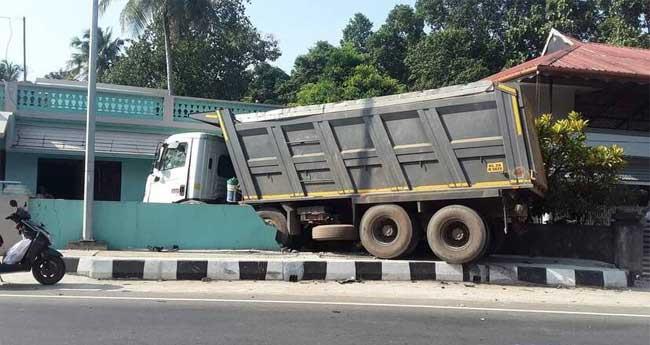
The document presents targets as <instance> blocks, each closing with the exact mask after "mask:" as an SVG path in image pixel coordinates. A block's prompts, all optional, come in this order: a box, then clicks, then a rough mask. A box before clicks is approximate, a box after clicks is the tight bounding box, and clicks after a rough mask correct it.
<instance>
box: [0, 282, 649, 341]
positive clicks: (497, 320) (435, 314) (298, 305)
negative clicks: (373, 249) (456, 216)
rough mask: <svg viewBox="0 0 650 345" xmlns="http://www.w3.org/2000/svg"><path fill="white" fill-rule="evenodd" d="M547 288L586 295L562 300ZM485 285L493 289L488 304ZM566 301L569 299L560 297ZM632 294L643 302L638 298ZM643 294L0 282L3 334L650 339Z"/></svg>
mask: <svg viewBox="0 0 650 345" xmlns="http://www.w3.org/2000/svg"><path fill="white" fill-rule="evenodd" d="M7 277H10V278H9V279H11V277H12V276H3V278H5V280H7V279H8V278H7ZM14 277H15V276H14ZM18 277H20V276H18ZM74 279H76V280H74ZM293 289H298V290H293ZM292 290H293V291H307V290H308V291H310V293H302V292H301V293H297V292H296V293H293V292H292ZM436 290H437V291H436ZM440 292H444V293H440ZM468 292H469V294H467V293H468ZM547 292H548V293H547ZM552 292H557V295H558V296H563V294H565V293H566V294H570V295H575V298H576V299H581V300H582V301H583V302H579V301H578V302H577V303H576V304H574V305H571V306H570V305H568V303H570V301H568V300H566V299H564V298H563V297H561V298H558V297H557V296H553V295H552ZM482 295H490V296H491V297H490V300H492V301H493V302H488V299H487V298H482V297H480V296H482ZM449 296H464V298H465V300H464V301H459V300H457V299H456V300H451V299H450V298H449ZM508 296H520V297H517V298H526V296H530V297H529V299H530V301H529V302H530V303H526V304H524V303H521V302H516V301H508V302H505V303H504V302H502V301H505V300H506V299H507V298H508ZM549 296H550V297H549ZM564 296H566V295H564ZM479 297H480V298H479ZM494 297H498V298H494ZM596 297H597V298H596ZM592 298H593V299H592ZM601 298H604V299H605V301H603V300H602V299H601ZM495 299H500V300H501V302H499V303H497V302H494V301H495ZM562 300H565V301H566V303H567V304H566V305H564V306H563V305H562V304H558V303H559V302H561V301H562ZM635 300H638V301H639V303H640V305H642V306H643V307H642V308H636V307H634V306H635V305H636V302H634V301H635ZM647 301H648V299H647V298H646V293H645V292H634V291H632V292H626V291H602V290H578V289H576V290H562V289H560V290H555V289H537V288H527V287H521V288H519V287H507V288H505V287H495V286H475V287H467V286H466V285H464V284H457V285H454V284H447V285H442V284H420V283H417V284H412V283H404V284H402V285H399V284H349V285H340V284H291V283H273V284H270V283H264V282H259V283H254V282H242V283H223V282H211V283H201V282H192V283H182V282H116V281H101V282H99V281H92V280H88V279H86V280H80V279H79V278H76V277H74V278H73V277H70V278H68V277H66V280H64V282H63V283H62V284H59V285H57V286H55V287H53V288H45V287H41V286H39V285H37V284H34V283H33V282H31V280H30V277H28V276H24V277H23V279H22V281H19V282H16V283H11V282H10V283H6V284H3V285H1V286H0V315H2V317H0V344H2V345H4V344H12V345H20V344H29V345H33V344H70V345H77V344H79V345H82V344H83V345H86V344H161V345H165V344H170V345H171V344H173V345H178V344H283V345H285V344H287V345H288V344H300V345H304V344H309V345H316V344H355V345H364V344H373V345H377V344H427V345H432V344H446V345H454V344H498V345H507V344H521V345H524V344H527V345H532V344H535V345H548V344H590V345H594V344H607V345H610V344H626V345H635V344H642V345H648V344H650V308H647V306H648V303H647Z"/></svg>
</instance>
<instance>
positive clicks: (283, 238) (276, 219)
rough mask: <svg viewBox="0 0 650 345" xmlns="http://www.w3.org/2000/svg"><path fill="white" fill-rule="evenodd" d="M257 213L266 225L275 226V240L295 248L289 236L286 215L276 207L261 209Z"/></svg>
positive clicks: (282, 244)
mask: <svg viewBox="0 0 650 345" xmlns="http://www.w3.org/2000/svg"><path fill="white" fill-rule="evenodd" d="M257 215H258V216H259V217H260V218H262V220H263V221H264V223H266V225H270V226H272V227H274V228H275V230H276V233H275V241H276V242H278V243H279V244H280V245H281V246H283V247H286V248H292V249H295V248H294V247H295V243H294V242H295V241H294V240H293V239H292V238H291V237H292V236H289V227H288V226H287V217H286V216H285V215H284V213H282V212H280V211H278V210H276V209H261V210H259V211H257Z"/></svg>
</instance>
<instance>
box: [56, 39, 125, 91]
mask: <svg viewBox="0 0 650 345" xmlns="http://www.w3.org/2000/svg"><path fill="white" fill-rule="evenodd" d="M70 46H72V48H74V49H75V50H76V51H75V52H74V53H72V58H71V59H70V61H69V62H68V66H69V68H70V69H69V72H70V73H71V75H72V76H73V77H74V79H77V80H86V79H88V57H89V55H90V30H86V32H84V34H83V36H82V37H75V38H73V39H72V42H70ZM123 46H124V40H122V39H119V38H116V39H113V34H112V32H111V29H110V28H109V29H107V30H102V28H97V76H98V77H99V78H101V76H102V75H103V74H104V72H106V71H108V69H109V68H110V67H111V66H113V64H114V63H115V61H116V60H117V59H118V58H119V56H120V52H121V51H122V47H123Z"/></svg>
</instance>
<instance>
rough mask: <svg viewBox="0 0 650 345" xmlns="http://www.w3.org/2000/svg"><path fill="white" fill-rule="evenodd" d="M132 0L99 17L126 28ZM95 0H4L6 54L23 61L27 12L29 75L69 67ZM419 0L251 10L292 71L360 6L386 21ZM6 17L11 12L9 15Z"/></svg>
mask: <svg viewBox="0 0 650 345" xmlns="http://www.w3.org/2000/svg"><path fill="white" fill-rule="evenodd" d="M125 2H126V0H114V3H113V5H112V6H111V8H109V10H108V12H107V13H106V14H105V15H104V16H102V17H101V18H100V20H99V24H100V26H102V27H107V26H109V27H113V33H114V35H115V34H117V35H119V36H120V37H128V35H127V34H126V33H122V32H121V28H120V26H119V11H120V9H121V7H122V6H123V4H124V3H125ZM90 3H91V2H90V0H56V1H52V0H0V8H2V12H0V59H4V58H5V57H6V58H8V59H9V60H10V61H14V62H16V63H20V64H22V59H23V58H22V39H23V35H22V19H21V18H22V17H23V16H25V17H26V18H27V68H28V79H30V80H34V78H36V77H39V78H40V77H42V76H43V75H45V74H47V73H48V72H51V71H55V70H58V69H59V68H61V67H64V66H65V64H66V61H67V60H68V59H69V57H70V53H71V49H70V39H71V38H72V37H74V36H77V35H80V34H81V32H83V30H85V29H87V28H88V27H89V26H90ZM414 3H415V0H252V1H251V4H250V5H249V6H248V12H247V13H248V15H249V16H250V18H251V20H252V22H253V24H254V25H255V26H256V27H257V28H258V29H259V30H260V31H261V32H262V33H264V34H270V35H273V37H275V39H277V40H278V41H279V44H280V49H281V50H282V56H281V57H280V59H278V60H277V61H276V62H275V63H274V64H276V65H278V66H280V67H282V68H283V69H284V70H286V71H287V72H290V71H291V67H292V66H293V61H294V60H295V58H296V56H298V55H300V54H303V53H305V52H306V51H307V49H309V47H311V46H312V45H313V44H314V43H315V42H316V41H318V40H327V41H330V42H332V43H338V41H339V40H340V39H341V30H342V29H343V27H345V25H346V24H347V22H348V20H349V19H350V17H352V15H353V14H354V13H356V12H362V13H364V14H365V15H367V16H368V17H369V18H370V20H372V21H373V23H375V27H378V26H379V25H381V24H382V23H383V22H384V20H385V19H386V15H387V14H388V12H389V11H390V9H392V8H393V7H394V6H395V5H397V4H410V5H413V4H414ZM3 17H9V19H7V18H3Z"/></svg>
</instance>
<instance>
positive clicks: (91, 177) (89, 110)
mask: <svg viewBox="0 0 650 345" xmlns="http://www.w3.org/2000/svg"><path fill="white" fill-rule="evenodd" d="M91 2H92V13H91V16H92V23H91V26H90V58H89V59H88V99H87V101H86V105H87V107H86V164H85V181H86V183H85V184H84V207H83V210H84V215H83V230H82V233H81V241H82V242H93V241H94V240H95V239H94V237H93V200H94V191H95V109H96V100H95V90H96V79H97V15H98V14H97V8H98V6H97V5H98V4H97V3H98V0H91Z"/></svg>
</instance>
